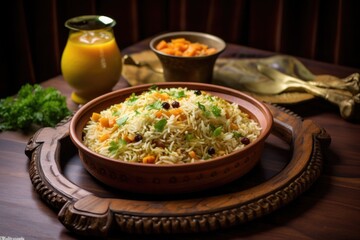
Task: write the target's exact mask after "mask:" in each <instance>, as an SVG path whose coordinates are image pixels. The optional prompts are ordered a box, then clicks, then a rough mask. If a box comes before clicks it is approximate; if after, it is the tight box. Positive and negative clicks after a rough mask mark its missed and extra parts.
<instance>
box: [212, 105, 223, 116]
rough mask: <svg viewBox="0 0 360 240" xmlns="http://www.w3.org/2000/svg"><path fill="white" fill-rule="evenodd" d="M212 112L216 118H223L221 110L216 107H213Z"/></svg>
mask: <svg viewBox="0 0 360 240" xmlns="http://www.w3.org/2000/svg"><path fill="white" fill-rule="evenodd" d="M211 112H212V113H213V114H214V116H215V117H220V116H221V109H220V108H219V107H218V106H216V105H213V106H211Z"/></svg>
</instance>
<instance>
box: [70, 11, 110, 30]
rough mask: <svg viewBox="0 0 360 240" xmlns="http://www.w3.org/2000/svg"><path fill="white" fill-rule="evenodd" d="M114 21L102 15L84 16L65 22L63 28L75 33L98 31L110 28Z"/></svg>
mask: <svg viewBox="0 0 360 240" xmlns="http://www.w3.org/2000/svg"><path fill="white" fill-rule="evenodd" d="M115 25H116V21H115V20H114V19H112V18H110V17H107V16H102V15H84V16H78V17H74V18H70V19H68V20H67V21H66V22H65V27H67V28H69V29H71V30H76V31H81V30H83V31H89V30H99V29H104V28H112V27H114V26H115Z"/></svg>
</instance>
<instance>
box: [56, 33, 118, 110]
mask: <svg viewBox="0 0 360 240" xmlns="http://www.w3.org/2000/svg"><path fill="white" fill-rule="evenodd" d="M61 70H62V74H63V77H64V79H65V81H66V82H68V84H69V85H70V86H71V87H72V88H73V89H74V92H73V93H72V95H71V98H72V100H73V101H74V102H76V103H79V104H84V103H86V102H88V101H89V100H91V99H93V98H95V97H97V96H100V95H102V94H104V93H106V92H109V91H111V90H112V88H113V87H114V86H115V84H116V83H117V81H118V80H119V78H120V75H121V70H122V60H121V54H120V50H119V48H118V46H117V44H116V41H115V37H114V35H113V33H112V31H109V29H107V30H106V29H100V30H93V31H76V32H71V33H70V35H69V38H68V41H67V44H66V46H65V49H64V52H63V55H62V58H61Z"/></svg>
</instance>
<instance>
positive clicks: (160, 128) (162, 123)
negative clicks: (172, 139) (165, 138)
mask: <svg viewBox="0 0 360 240" xmlns="http://www.w3.org/2000/svg"><path fill="white" fill-rule="evenodd" d="M166 124H167V120H166V119H165V118H163V119H161V120H159V121H158V122H156V123H155V125H154V127H155V130H156V131H158V132H162V131H163V130H164V128H165V126H166Z"/></svg>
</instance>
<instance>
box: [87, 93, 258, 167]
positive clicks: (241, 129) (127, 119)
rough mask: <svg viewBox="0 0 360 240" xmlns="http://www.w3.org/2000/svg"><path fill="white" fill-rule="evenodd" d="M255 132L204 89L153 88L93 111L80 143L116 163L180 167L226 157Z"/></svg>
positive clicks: (242, 116)
mask: <svg viewBox="0 0 360 240" xmlns="http://www.w3.org/2000/svg"><path fill="white" fill-rule="evenodd" d="M165 102H166V103H167V104H166V103H165ZM174 102H177V103H178V106H177V104H174V106H172V104H173V103H174ZM260 131H261V127H260V126H259V124H258V123H257V122H256V121H255V120H253V119H250V118H249V116H248V114H246V113H244V112H242V111H241V110H240V108H239V106H238V105H237V104H235V103H229V102H227V101H226V100H224V99H222V98H220V97H217V96H213V95H210V94H209V93H207V92H205V91H198V90H197V91H196V90H188V89H187V88H166V89H160V88H156V87H154V88H151V89H149V90H148V91H145V92H143V93H142V94H140V95H135V94H132V95H131V96H130V97H128V98H127V99H126V100H125V101H124V102H122V103H119V104H115V105H112V106H111V107H109V108H108V109H106V110H103V111H101V112H100V113H99V114H97V113H94V114H93V116H92V117H91V118H90V120H89V122H88V124H87V125H86V126H85V128H84V139H83V141H84V144H85V145H86V146H87V147H89V148H90V149H91V150H93V151H95V152H97V153H99V154H102V155H104V156H107V157H110V158H114V159H119V160H122V161H128V162H140V163H142V162H144V163H155V164H180V163H192V162H196V161H204V160H207V159H212V158H215V157H219V156H223V155H226V154H229V153H231V152H233V151H235V150H238V149H241V148H243V147H244V146H245V144H247V143H246V139H245V141H244V137H245V138H247V139H248V140H250V142H252V141H254V140H255V139H256V138H257V137H258V136H259V134H260ZM242 142H245V144H243V143H242Z"/></svg>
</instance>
